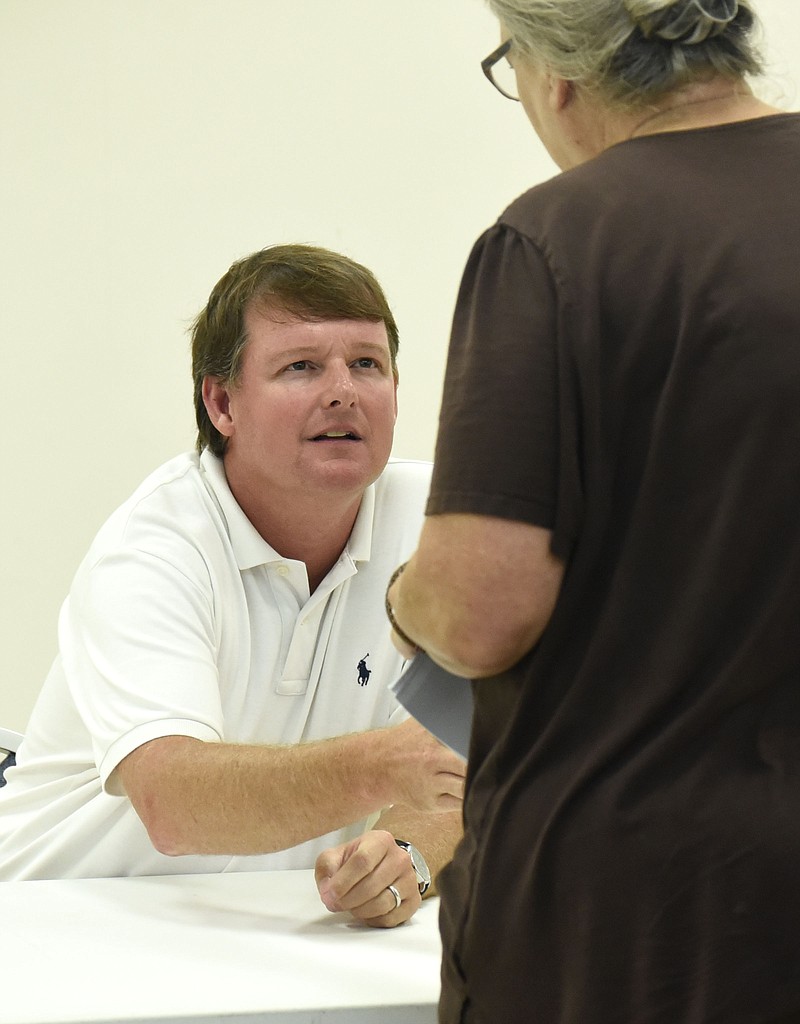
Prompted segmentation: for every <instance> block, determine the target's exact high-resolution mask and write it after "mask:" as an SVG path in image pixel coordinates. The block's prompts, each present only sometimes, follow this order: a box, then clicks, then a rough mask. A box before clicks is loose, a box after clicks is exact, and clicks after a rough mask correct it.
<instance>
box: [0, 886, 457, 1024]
mask: <svg viewBox="0 0 800 1024" xmlns="http://www.w3.org/2000/svg"><path fill="white" fill-rule="evenodd" d="M438 903H439V901H438V900H437V899H433V900H426V901H425V903H424V905H423V906H422V908H421V909H420V910H419V912H418V913H417V914H416V915H415V916H414V917H413V918H412V920H411V921H409V922H408V923H407V924H405V925H403V926H401V927H400V928H395V929H389V930H384V929H373V928H366V927H364V926H359V925H356V924H355V923H354V922H353V920H352V918H350V917H349V916H347V915H345V914H331V913H329V912H328V911H327V910H326V909H325V908H324V906H323V905H322V903H321V902H320V901H319V897H318V895H317V890H316V887H315V885H314V878H313V873H312V872H311V871H275V872H263V873H246V874H235V873H232V874H229V875H171V876H162V877H153V878H102V879H79V880H61V881H44V882H0V921H1V922H2V928H3V939H2V947H1V948H0V1022H1V1024H45V1022H46V1024H62V1022H63V1024H66V1022H72V1024H74V1022H81V1024H88V1022H91V1024H96V1022H100V1021H104V1022H110V1021H115V1022H116V1021H123V1022H126V1024H130V1022H134V1021H135V1022H144V1021H146V1022H148V1024H151V1022H156V1021H169V1022H170V1024H188V1022H192V1024H195V1022H199V1024H222V1022H223V1021H224V1024H253V1022H256V1021H268V1022H269V1024H334V1022H335V1024H343V1022H345V1021H347V1022H359V1024H361V1022H375V1024H433V1022H435V1021H436V1004H437V1001H438V996H439V958H440V952H441V946H440V942H439V933H438Z"/></svg>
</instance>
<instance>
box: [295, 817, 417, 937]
mask: <svg viewBox="0 0 800 1024" xmlns="http://www.w3.org/2000/svg"><path fill="white" fill-rule="evenodd" d="M314 876H315V878H316V881H317V889H318V890H319V894H320V897H321V899H322V902H323V903H324V904H325V906H326V907H327V908H328V910H330V911H332V912H335V911H342V910H345V911H348V912H349V913H350V914H352V915H353V917H354V918H356V920H357V921H361V922H363V923H364V924H367V925H369V926H370V927H372V928H394V927H396V926H397V925H398V924H403V923H404V922H405V921H407V920H408V919H409V918H410V917H411V916H412V915H413V914H415V913H416V911H417V910H418V909H419V906H420V904H421V903H422V897H421V896H420V894H419V886H418V885H417V876H416V875H415V874H414V868H413V866H412V864H411V858H410V857H409V856H408V854H407V853H406V851H405V850H403V849H401V848H400V847H399V846H398V845H397V843H395V841H394V837H393V836H392V835H391V834H390V833H389V832H380V831H373V832H365V833H364V835H363V836H359V837H358V838H357V839H353V840H351V842H349V843H344V844H343V845H342V846H334V847H332V848H331V849H330V850H325V851H323V852H322V853H321V854H320V855H319V857H317V863H316V867H315V869H314ZM390 885H391V886H394V888H395V889H396V890H397V892H398V894H399V896H400V899H401V901H402V902H401V903H400V905H399V906H395V904H396V902H397V901H396V900H395V897H394V894H393V893H392V892H391V890H390V889H389V886H390Z"/></svg>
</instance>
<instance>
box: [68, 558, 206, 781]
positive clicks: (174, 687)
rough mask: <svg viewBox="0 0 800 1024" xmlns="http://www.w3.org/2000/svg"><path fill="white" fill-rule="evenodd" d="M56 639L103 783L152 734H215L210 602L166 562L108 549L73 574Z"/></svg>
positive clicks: (202, 737) (194, 584) (193, 582)
mask: <svg viewBox="0 0 800 1024" xmlns="http://www.w3.org/2000/svg"><path fill="white" fill-rule="evenodd" d="M59 634H60V647H61V651H62V657H63V662H64V669H65V672H66V676H67V680H68V682H69V686H70V691H71V693H72V696H73V699H74V700H75V703H76V706H77V708H78V710H79V713H80V714H81V717H82V718H83V720H84V722H85V724H86V726H87V729H88V730H89V732H90V733H91V736H92V742H93V746H94V755H95V759H96V762H97V765H98V767H99V770H100V774H101V778H102V780H103V783H104V785H105V784H107V782H108V779H109V777H110V775H111V773H112V772H113V770H114V768H115V767H116V765H117V764H118V763H119V761H120V760H121V759H122V758H123V757H124V756H126V755H127V754H128V753H130V751H131V750H133V749H135V748H136V747H137V746H139V745H140V744H141V743H144V742H147V741H148V740H150V739H154V738H155V737H157V736H162V735H176V734H177V735H186V736H193V737H194V738H196V739H203V740H218V739H219V738H220V736H221V735H222V732H223V719H222V711H221V707H220V696H219V680H218V676H217V670H216V665H215V641H214V626H213V611H212V607H211V598H210V594H208V593H204V592H203V590H202V589H201V588H200V587H199V586H198V583H197V582H196V581H194V580H190V579H189V578H188V577H187V576H186V575H185V574H184V573H182V572H180V571H179V570H178V569H177V568H176V567H175V566H173V565H170V564H169V563H168V562H167V561H166V560H164V559H162V558H159V557H157V556H154V555H153V554H150V553H146V552H143V551H138V550H134V549H124V550H117V551H115V552H113V553H110V554H108V555H106V556H105V557H104V558H103V559H102V560H101V561H100V562H98V563H97V564H95V565H94V566H93V567H91V568H90V569H89V570H88V571H87V572H85V573H79V575H78V577H77V578H76V581H75V583H74V584H73V587H72V590H71V593H70V597H69V600H68V601H67V603H66V604H65V606H64V609H63V611H62V615H61V620H60V623H59Z"/></svg>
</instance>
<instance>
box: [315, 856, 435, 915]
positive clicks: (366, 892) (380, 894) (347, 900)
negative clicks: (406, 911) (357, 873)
mask: <svg viewBox="0 0 800 1024" xmlns="http://www.w3.org/2000/svg"><path fill="white" fill-rule="evenodd" d="M393 847H394V849H392V850H390V851H388V853H387V855H386V857H384V858H383V859H382V860H381V861H380V862H379V863H378V864H376V865H375V867H374V869H373V870H372V871H370V872H369V873H368V874H366V875H364V876H363V877H362V878H359V879H358V880H357V881H355V882H354V883H353V884H352V885H349V886H347V888H345V887H344V886H343V883H342V880H341V875H342V872H340V873H339V874H338V875H335V876H334V877H333V879H331V883H332V888H335V890H336V894H337V906H338V908H339V909H341V910H349V911H350V912H351V913H352V912H353V911H354V910H356V909H357V908H359V907H362V908H363V907H366V906H369V905H370V904H373V903H374V902H375V901H380V903H381V905H380V906H379V907H377V908H375V907H372V909H371V911H367V912H366V916H372V915H373V914H378V913H385V912H386V910H387V906H386V899H387V897H386V894H387V892H388V887H389V886H390V885H394V886H396V887H397V889H398V890H399V891H400V893H401V894H402V897H403V898H405V897H406V896H408V895H411V894H412V893H413V891H414V889H417V888H418V886H417V878H416V875H415V874H414V868H413V865H412V864H411V861H410V858H409V857H408V855H407V854H405V851H404V850H401V849H400V847H399V846H397V845H396V844H394V843H393Z"/></svg>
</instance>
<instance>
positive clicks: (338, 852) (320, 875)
mask: <svg viewBox="0 0 800 1024" xmlns="http://www.w3.org/2000/svg"><path fill="white" fill-rule="evenodd" d="M343 862H344V849H343V847H341V846H334V847H331V848H330V849H328V850H323V851H322V853H321V854H320V855H319V856H318V857H317V860H316V862H315V864H314V878H315V879H316V882H317V885H319V883H320V882H321V881H322V880H323V879H324V878H330V877H331V876H332V875H335V874H336V872H337V871H338V870H339V868H340V867H341V866H342V863H343Z"/></svg>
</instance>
